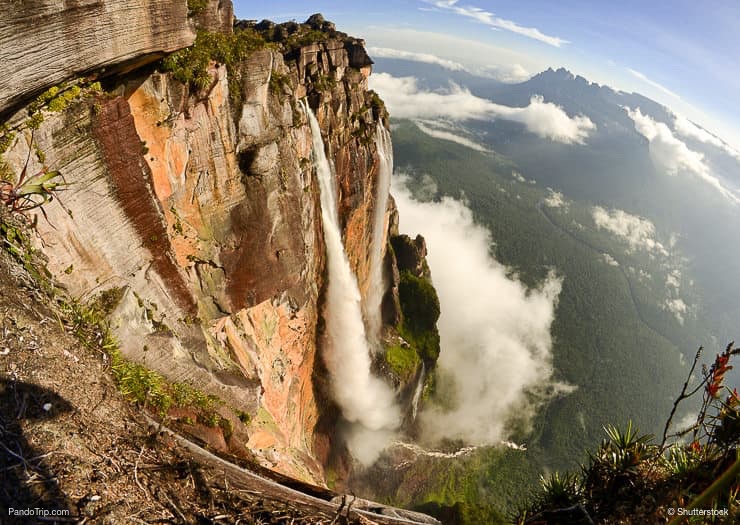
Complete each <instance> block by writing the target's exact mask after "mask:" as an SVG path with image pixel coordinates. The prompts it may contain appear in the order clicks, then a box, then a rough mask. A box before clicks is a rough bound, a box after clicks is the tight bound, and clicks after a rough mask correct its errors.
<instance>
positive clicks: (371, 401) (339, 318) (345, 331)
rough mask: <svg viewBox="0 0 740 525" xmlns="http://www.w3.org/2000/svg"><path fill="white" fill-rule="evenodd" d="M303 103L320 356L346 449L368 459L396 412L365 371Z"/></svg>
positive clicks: (332, 204)
mask: <svg viewBox="0 0 740 525" xmlns="http://www.w3.org/2000/svg"><path fill="white" fill-rule="evenodd" d="M303 106H304V109H305V111H306V116H307V118H308V122H309V125H310V127H311V136H312V141H313V164H314V168H315V169H316V175H317V178H318V181H319V189H320V193H321V196H320V200H321V223H322V225H323V228H324V241H325V243H326V264H327V278H328V282H327V286H326V300H325V303H324V312H323V314H324V319H325V322H326V346H325V347H324V348H323V349H322V350H323V358H324V361H325V362H326V366H327V369H328V370H329V374H330V376H331V383H332V388H333V393H334V397H335V400H336V402H337V403H338V404H339V406H340V408H341V410H342V414H343V416H344V418H345V419H346V420H347V421H349V422H350V423H354V425H353V428H352V431H351V434H352V435H351V436H350V438H349V445H350V449H351V450H352V453H353V454H354V455H355V457H357V458H359V459H360V460H361V461H362V460H363V458H365V459H367V460H368V461H370V460H374V459H375V458H374V457H372V458H371V457H369V456H368V451H369V449H370V448H371V445H370V444H369V442H371V441H372V442H373V444H375V445H377V446H378V447H379V448H378V450H377V452H379V451H380V450H382V448H384V447H385V445H386V444H387V439H388V434H389V433H390V432H392V431H393V430H395V429H396V428H398V426H399V424H400V412H399V408H398V406H397V405H396V402H395V399H394V395H393V392H392V390H391V389H390V388H389V387H388V385H386V384H385V383H384V382H383V381H381V380H380V379H379V378H377V377H375V376H373V375H372V372H371V370H370V365H371V361H370V351H369V346H368V343H367V339H366V336H365V325H364V323H363V320H362V307H361V296H360V291H359V288H358V286H357V280H356V279H355V276H354V274H353V273H352V269H351V267H350V264H349V260H348V259H347V255H346V253H345V251H344V245H343V243H342V235H341V233H340V228H339V215H338V211H337V189H336V182H335V179H336V177H335V174H334V170H333V167H332V165H331V164H330V163H329V160H328V159H327V158H326V153H325V151H324V142H323V140H322V138H321V129H320V128H319V123H318V121H317V120H316V116H315V115H314V114H313V112H312V111H311V108H310V107H309V105H308V103H307V102H305V101H304V102H303ZM358 426H359V428H358ZM381 435H382V437H380V436H381ZM380 441H382V443H379V442H380ZM353 443H355V444H356V447H353V446H352V445H353Z"/></svg>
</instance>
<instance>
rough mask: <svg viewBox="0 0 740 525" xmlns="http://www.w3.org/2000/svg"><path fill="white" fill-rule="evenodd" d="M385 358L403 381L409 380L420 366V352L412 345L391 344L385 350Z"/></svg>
mask: <svg viewBox="0 0 740 525" xmlns="http://www.w3.org/2000/svg"><path fill="white" fill-rule="evenodd" d="M385 360H386V362H387V363H388V365H390V367H391V369H392V370H393V371H394V372H395V373H396V375H397V376H398V377H399V378H400V379H401V380H402V381H408V380H410V379H411V376H412V375H413V374H414V372H415V371H416V369H417V368H418V367H419V364H420V363H421V360H420V359H419V354H417V353H416V350H414V349H413V348H412V347H410V346H406V347H404V346H401V345H391V346H389V347H388V348H387V349H386V351H385Z"/></svg>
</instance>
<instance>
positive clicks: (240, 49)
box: [160, 29, 266, 90]
mask: <svg viewBox="0 0 740 525" xmlns="http://www.w3.org/2000/svg"><path fill="white" fill-rule="evenodd" d="M265 45H266V43H265V40H264V38H263V37H262V36H261V35H260V34H259V33H257V32H256V31H254V30H252V29H242V30H238V31H234V33H233V34H230V35H226V34H223V33H211V32H208V31H199V32H198V36H197V37H196V39H195V43H194V44H193V45H192V46H190V47H188V48H185V49H181V50H180V51H177V52H175V53H172V54H171V55H168V56H167V57H165V58H164V59H162V62H161V63H160V69H161V70H162V71H165V72H171V73H172V76H173V77H174V78H175V79H176V80H179V81H180V82H182V83H183V84H187V85H189V86H191V87H192V88H195V89H198V90H200V89H205V88H207V87H208V86H209V85H210V83H211V77H210V75H209V74H208V66H209V64H210V62H211V61H214V62H217V63H219V64H223V65H225V66H226V67H227V69H228V70H229V74H230V75H235V73H236V72H235V71H234V68H235V66H236V65H237V63H239V62H241V61H243V60H244V59H246V58H247V57H248V56H249V55H251V54H252V53H253V52H254V51H256V50H258V49H262V48H263V47H265Z"/></svg>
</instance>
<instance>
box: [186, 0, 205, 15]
mask: <svg viewBox="0 0 740 525" xmlns="http://www.w3.org/2000/svg"><path fill="white" fill-rule="evenodd" d="M206 7H208V0H188V16H195V15H197V14H199V13H202V12H203V10H204V9H205V8H206Z"/></svg>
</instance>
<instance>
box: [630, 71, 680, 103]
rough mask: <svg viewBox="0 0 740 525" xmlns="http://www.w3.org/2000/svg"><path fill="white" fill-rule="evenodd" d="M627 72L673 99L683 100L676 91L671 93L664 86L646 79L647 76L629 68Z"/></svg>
mask: <svg viewBox="0 0 740 525" xmlns="http://www.w3.org/2000/svg"><path fill="white" fill-rule="evenodd" d="M627 71H629V72H630V73H631V74H632V75H633V76H634V77H636V78H639V79H640V80H642V81H643V82H645V83H646V84H648V85H650V86H653V87H654V88H655V89H657V90H658V91H662V92H663V93H665V94H666V95H668V96H671V97H673V98H677V99H678V100H681V96H680V95H679V94H678V93H676V92H675V91H671V90H670V89H668V88H667V87H665V86H664V85H663V84H659V83H657V82H656V81H655V80H651V79H649V78H648V77H646V76H645V75H643V74H642V73H640V72H639V71H635V70H634V69H630V68H627Z"/></svg>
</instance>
